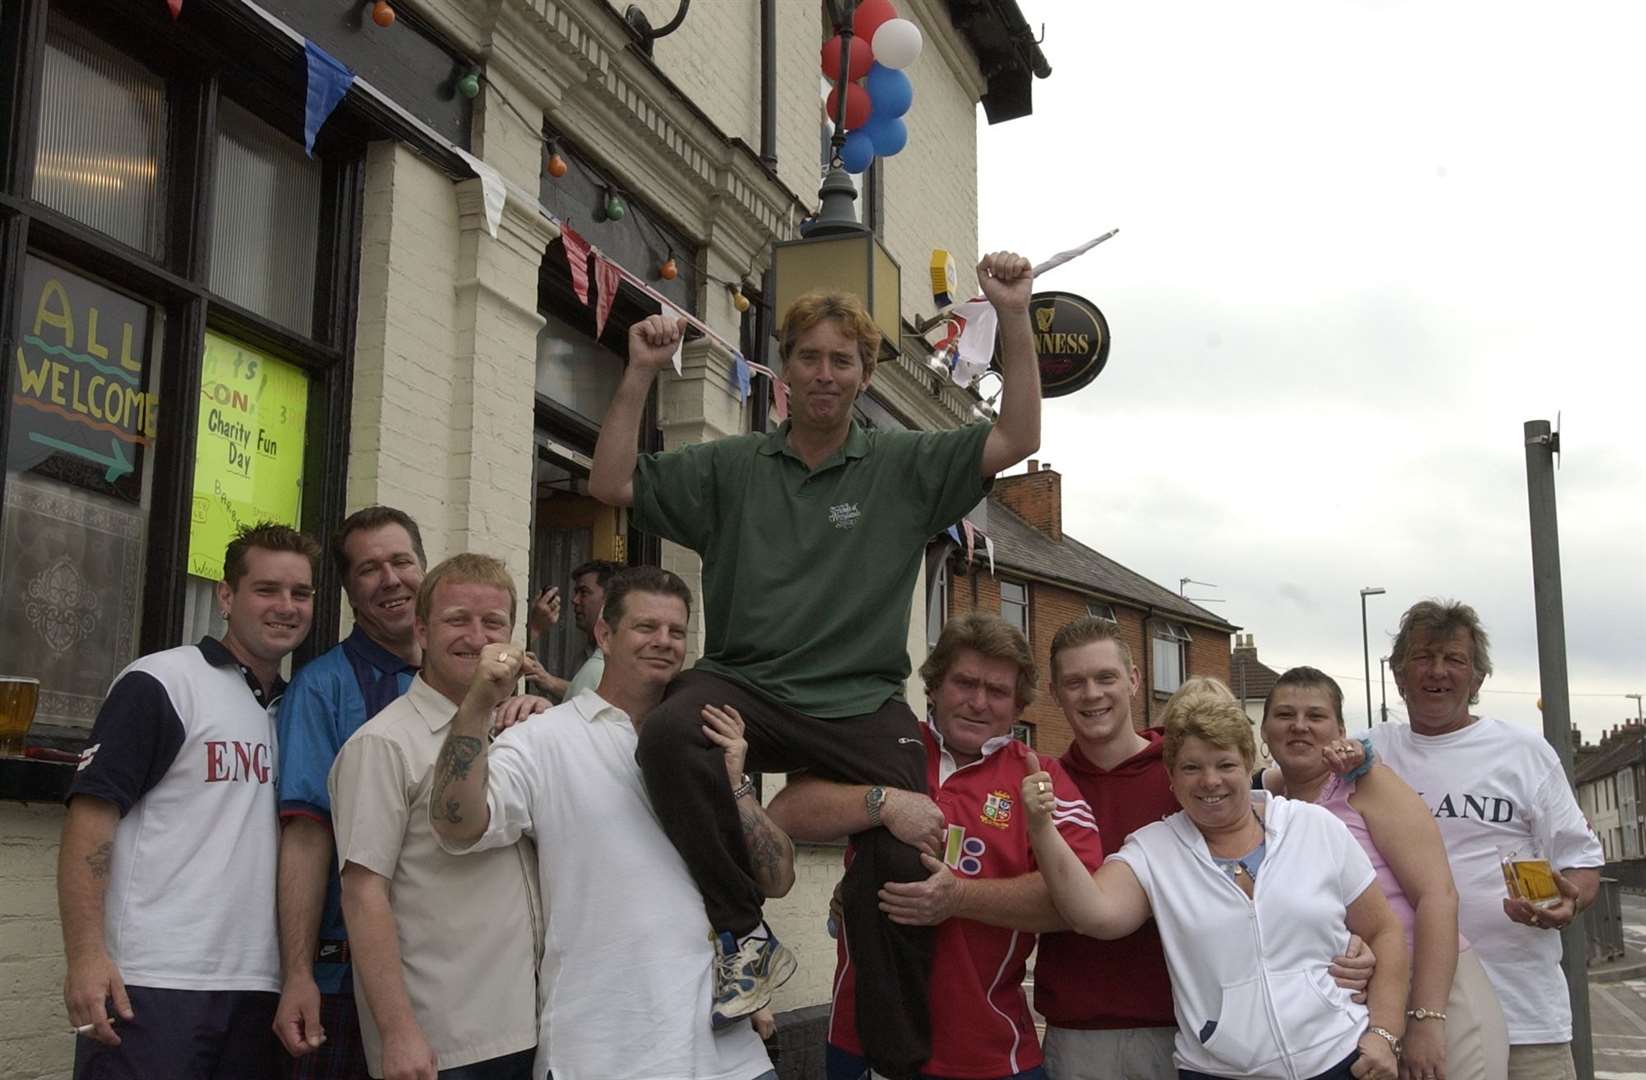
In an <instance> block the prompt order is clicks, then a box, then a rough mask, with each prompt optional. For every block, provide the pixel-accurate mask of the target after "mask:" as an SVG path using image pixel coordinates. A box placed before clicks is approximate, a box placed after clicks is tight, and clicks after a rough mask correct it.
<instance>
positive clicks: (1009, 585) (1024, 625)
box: [1000, 578, 1029, 638]
mask: <svg viewBox="0 0 1646 1080" xmlns="http://www.w3.org/2000/svg"><path fill="white" fill-rule="evenodd" d="M1007 589H1021V590H1023V599H1022V600H1016V599H1007V597H1006V590H1007ZM1008 604H1010V605H1012V606H1013V607H1017V608H1021V609H1022V611H1023V618H1022V621H1021V622H1018V621H1015V620H1013V618H1012V617H1011V616H1010V615H1008V614H1007V613H1006V605H1008ZM1000 617H1001V618H1002V619H1005V620H1006V621H1007V622H1009V623H1011V624H1012V625H1013V626H1015V627H1017V628H1018V629H1019V630H1021V631H1023V636H1024V637H1025V638H1027V637H1028V636H1029V583H1028V582H1027V581H1013V580H1011V579H1010V578H1001V579H1000Z"/></svg>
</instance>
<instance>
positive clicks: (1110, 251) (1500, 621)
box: [912, 0, 1646, 739]
mask: <svg viewBox="0 0 1646 1080" xmlns="http://www.w3.org/2000/svg"><path fill="white" fill-rule="evenodd" d="M1019 4H1020V6H1021V8H1022V9H1023V11H1024V14H1025V15H1026V16H1027V17H1028V19H1029V21H1030V23H1031V25H1033V26H1034V27H1036V28H1037V30H1038V28H1039V26H1040V25H1041V23H1042V22H1044V23H1045V25H1046V41H1045V43H1044V45H1043V49H1044V51H1045V53H1046V55H1047V57H1048V59H1049V60H1050V62H1051V64H1052V67H1053V73H1052V76H1051V78H1050V79H1048V80H1041V81H1037V82H1036V83H1035V86H1034V114H1033V115H1032V116H1031V117H1027V118H1025V119H1021V120H1015V121H1012V122H1010V123H1006V124H1001V125H999V126H996V127H988V126H986V125H984V124H983V123H982V112H981V110H979V174H980V175H979V181H980V191H979V196H980V206H981V234H980V242H981V244H982V245H983V248H984V250H993V249H995V248H1001V247H1007V248H1015V249H1017V250H1020V251H1022V252H1023V253H1024V254H1026V255H1028V256H1029V257H1030V258H1032V259H1035V260H1037V261H1038V260H1039V259H1041V258H1044V257H1045V256H1046V255H1049V254H1051V253H1052V252H1054V251H1056V250H1059V249H1061V248H1065V247H1070V246H1073V245H1074V244H1075V243H1077V242H1080V241H1082V240H1085V239H1088V238H1090V237H1092V236H1095V235H1097V234H1098V233H1101V232H1104V231H1106V230H1108V229H1109V228H1111V227H1114V226H1118V227H1119V228H1120V230H1121V232H1120V235H1119V236H1117V237H1115V238H1114V239H1113V240H1111V241H1109V242H1108V243H1107V244H1105V245H1103V246H1102V247H1099V248H1097V249H1096V250H1095V251H1093V252H1091V253H1090V254H1088V255H1086V256H1084V257H1083V258H1082V259H1081V260H1079V261H1077V262H1075V263H1073V264H1071V265H1069V266H1066V267H1063V268H1061V269H1059V270H1056V271H1053V272H1052V273H1050V274H1048V275H1047V276H1046V277H1045V278H1044V279H1043V281H1041V282H1040V283H1038V287H1040V288H1044V289H1065V290H1069V291H1072V292H1076V293H1080V294H1082V295H1084V296H1086V297H1087V298H1089V299H1091V300H1092V301H1093V302H1095V303H1096V304H1097V305H1098V306H1099V307H1100V308H1102V310H1103V312H1104V314H1105V315H1106V316H1107V319H1108V322H1109V325H1110V328H1111V330H1112V332H1113V340H1114V344H1113V348H1112V351H1111V353H1110V356H1109V362H1108V367H1107V369H1106V370H1105V371H1104V373H1103V375H1102V377H1101V378H1099V379H1098V380H1097V382H1095V383H1093V384H1092V385H1091V386H1089V387H1087V388H1086V389H1085V390H1083V391H1081V392H1079V393H1078V394H1075V395H1073V396H1070V397H1065V398H1061V399H1057V400H1054V401H1051V402H1048V403H1047V408H1046V421H1045V432H1044V436H1043V440H1042V449H1041V453H1040V455H1039V456H1040V457H1041V458H1042V459H1045V460H1049V461H1051V462H1052V463H1053V465H1054V466H1055V467H1056V468H1057V469H1058V470H1059V471H1060V472H1061V473H1062V474H1063V477H1064V480H1063V499H1064V509H1063V521H1064V528H1065V529H1066V530H1067V531H1068V532H1070V533H1071V534H1073V535H1074V536H1076V537H1078V538H1079V539H1080V540H1082V541H1084V542H1085V543H1088V544H1090V545H1092V546H1093V547H1096V548H1098V549H1099V550H1101V551H1102V552H1104V553H1105V554H1107V555H1109V556H1111V557H1112V558H1115V559H1117V560H1119V561H1120V562H1122V563H1124V564H1126V565H1128V566H1130V567H1131V568H1133V569H1134V570H1137V571H1139V572H1140V573H1143V574H1145V575H1147V576H1149V577H1151V578H1153V579H1154V580H1155V581H1158V582H1160V583H1161V584H1163V585H1166V586H1168V587H1170V588H1173V589H1175V588H1176V587H1177V582H1178V579H1179V578H1180V577H1184V576H1188V577H1193V578H1197V579H1200V580H1202V581H1208V582H1215V583H1216V584H1217V585H1218V586H1219V587H1218V588H1215V589H1213V588H1206V587H1203V586H1202V587H1195V586H1191V587H1190V590H1189V594H1190V595H1191V596H1207V597H1216V598H1219V599H1221V600H1223V601H1224V602H1223V603H1221V604H1216V605H1209V606H1210V607H1211V609H1212V610H1214V611H1216V612H1217V613H1218V614H1220V615H1222V616H1224V617H1225V618H1227V619H1228V620H1229V621H1231V622H1233V623H1236V624H1238V625H1240V626H1242V627H1244V628H1245V630H1246V631H1248V632H1250V633H1253V634H1255V635H1256V638H1257V645H1258V650H1259V656H1260V657H1261V658H1262V659H1263V661H1264V662H1265V663H1267V664H1268V665H1269V666H1270V667H1273V668H1275V669H1277V670H1284V669H1285V668H1287V667H1289V666H1292V665H1295V664H1302V663H1308V664H1313V665H1315V666H1318V667H1322V668H1324V669H1326V670H1327V671H1329V672H1331V673H1333V674H1334V675H1337V676H1339V677H1340V681H1341V682H1342V684H1343V688H1344V692H1345V694H1346V696H1347V698H1348V702H1349V705H1348V707H1347V708H1346V713H1347V715H1348V718H1349V720H1350V723H1351V726H1354V725H1355V724H1357V723H1364V718H1363V717H1364V711H1365V704H1364V701H1365V698H1364V690H1363V685H1364V684H1363V683H1362V681H1361V670H1362V667H1361V637H1360V598H1359V590H1360V588H1361V587H1362V586H1378V585H1380V586H1383V587H1384V588H1386V589H1387V590H1388V594H1387V595H1386V596H1381V597H1372V598H1370V600H1369V611H1370V617H1371V635H1372V680H1373V683H1374V685H1373V688H1372V691H1373V692H1372V697H1373V707H1374V708H1375V707H1376V705H1377V686H1376V685H1375V684H1376V681H1377V678H1378V665H1377V658H1378V656H1379V655H1380V654H1382V653H1386V652H1387V646H1388V642H1389V640H1390V634H1392V632H1393V630H1394V629H1395V627H1396V625H1397V622H1398V619H1399V616H1400V613H1401V612H1402V611H1403V610H1405V608H1406V607H1407V606H1409V605H1410V604H1411V603H1412V602H1413V601H1414V600H1416V599H1419V598H1421V597H1425V596H1431V595H1441V596H1453V597H1457V598H1459V599H1462V600H1465V601H1467V602H1469V603H1471V604H1473V605H1474V606H1475V607H1476V608H1477V609H1478V610H1479V611H1480V613H1481V616H1482V618H1483V619H1484V620H1485V622H1486V625H1487V628H1488V630H1489V631H1490V632H1491V634H1492V638H1493V659H1494V661H1495V664H1496V668H1497V673H1496V675H1495V676H1494V677H1493V678H1492V679H1490V680H1488V682H1487V684H1486V691H1487V692H1486V693H1485V694H1484V696H1483V699H1482V705H1481V711H1482V712H1485V713H1487V714H1490V715H1495V716H1499V717H1502V718H1504V719H1507V720H1512V721H1515V722H1517V723H1523V724H1526V725H1530V726H1536V725H1537V724H1539V722H1540V721H1539V714H1538V712H1537V708H1536V701H1537V693H1536V691H1537V690H1538V686H1539V683H1538V665H1537V648H1536V636H1535V620H1534V615H1533V611H1534V608H1533V593H1532V580H1531V547H1530V540H1529V532H1528V530H1529V525H1528V514H1527V501H1526V465H1525V451H1524V447H1523V445H1522V432H1521V425H1522V423H1523V422H1524V421H1526V420H1531V419H1542V418H1547V419H1549V420H1551V421H1553V420H1554V419H1555V414H1556V412H1557V410H1558V411H1560V412H1561V413H1562V414H1563V435H1562V442H1563V444H1564V450H1565V452H1564V454H1563V455H1562V457H1563V459H1564V460H1563V461H1562V468H1561V471H1560V472H1559V473H1558V474H1557V477H1556V484H1557V488H1558V491H1559V514H1560V543H1561V558H1562V563H1563V567H1564V589H1565V609H1566V641H1567V650H1568V655H1569V666H1570V671H1571V679H1570V686H1571V690H1572V694H1573V696H1572V699H1571V701H1572V715H1573V717H1574V719H1575V720H1576V721H1577V722H1578V723H1579V724H1580V726H1582V727H1583V729H1584V731H1585V733H1586V734H1587V735H1588V737H1589V738H1591V739H1593V738H1594V737H1595V736H1596V735H1597V734H1598V733H1599V732H1600V731H1601V730H1602V728H1603V727H1605V726H1608V725H1611V724H1615V723H1620V722H1621V721H1622V719H1623V718H1624V717H1625V716H1626V715H1630V716H1632V715H1634V713H1635V702H1633V701H1630V700H1627V699H1625V698H1624V697H1623V695H1624V694H1626V693H1633V692H1646V436H1643V430H1646V392H1643V391H1646V374H1643V365H1642V361H1643V353H1646V348H1643V346H1642V314H1643V313H1646V209H1643V200H1646V141H1643V140H1642V139H1641V137H1640V131H1641V115H1642V114H1641V102H1643V101H1646V67H1643V66H1642V65H1641V64H1640V62H1639V57H1638V43H1639V42H1640V41H1641V40H1642V39H1643V37H1646V6H1643V5H1640V4H1639V3H1636V2H1633V0H1629V2H1615V3H1598V2H1596V3H1588V2H1586V3H1583V4H1572V5H1562V6H1558V7H1550V6H1548V5H1544V4H1536V5H1534V4H1529V3H1508V4H1504V3H1493V4H1485V3H1478V4H1477V3H1468V4H1465V3H1435V2H1433V0H1429V2H1421V3H1420V2H1412V3H1393V2H1383V3H1377V2H1365V3H1350V2H1346V0H1310V2H1307V3H1271V2H1267V0H1265V2H1262V3H1257V4H1240V5H1234V4H1228V3H1225V2H1205V3H1180V2H1175V0H1154V2H1151V3H1146V4H1122V3H1105V4H1087V3H1077V2H1075V0H1019ZM917 92H918V91H917ZM918 107H919V104H918V98H917V101H916V110H917V112H916V114H915V116H914V117H913V118H912V120H915V121H917V119H918ZM1389 695H1390V703H1391V704H1390V708H1391V713H1396V714H1398V715H1401V716H1404V709H1403V708H1400V703H1399V701H1398V699H1397V697H1396V695H1395V689H1394V684H1393V681H1392V680H1391V681H1390V683H1389Z"/></svg>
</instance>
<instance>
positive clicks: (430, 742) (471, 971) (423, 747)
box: [328, 554, 548, 1080]
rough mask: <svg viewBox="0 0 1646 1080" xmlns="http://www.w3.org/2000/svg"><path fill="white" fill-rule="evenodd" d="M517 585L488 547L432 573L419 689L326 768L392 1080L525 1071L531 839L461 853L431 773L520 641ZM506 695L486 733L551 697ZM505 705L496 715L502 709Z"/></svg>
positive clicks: (363, 1020)
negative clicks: (484, 658) (497, 656)
mask: <svg viewBox="0 0 1646 1080" xmlns="http://www.w3.org/2000/svg"><path fill="white" fill-rule="evenodd" d="M516 606H517V604H516V594H515V588H514V580H513V578H511V577H510V576H509V571H508V568H507V567H505V566H504V565H503V564H502V563H501V562H499V561H498V560H496V559H494V558H491V557H490V556H486V555H471V554H464V555H454V556H452V557H451V558H449V559H447V560H446V561H445V562H443V563H441V564H440V565H438V566H436V567H435V568H434V569H432V570H430V571H429V573H428V575H427V576H426V577H424V579H423V584H422V586H421V588H420V589H419V591H418V594H417V610H416V613H415V616H414V620H413V624H414V627H415V632H416V634H417V639H418V643H419V645H420V646H421V648H422V654H423V655H422V659H423V666H422V670H421V671H419V672H418V675H417V678H415V679H413V680H412V683H411V688H410V689H408V690H407V691H406V692H405V693H404V694H403V695H401V696H400V697H399V698H397V699H395V700H394V701H393V702H392V703H390V704H389V705H387V706H386V707H384V708H383V710H382V711H381V712H379V713H378V714H377V715H376V716H374V717H372V718H371V719H370V720H368V721H366V723H365V724H364V725H363V726H362V727H361V728H360V729H359V730H358V731H356V732H355V733H354V734H353V735H352V736H350V737H349V739H348V741H347V742H345V743H344V744H343V749H342V750H341V751H340V752H339V753H338V755H337V761H336V763H334V764H333V765H332V769H331V775H330V777H329V778H328V788H329V790H330V794H331V806H332V830H333V833H334V835H335V837H336V846H337V861H338V865H339V867H340V868H341V870H342V878H343V920H344V922H345V923H347V925H348V932H349V950H350V959H351V961H352V963H353V965H354V993H355V999H356V1002H357V1004H358V1006H359V1013H360V1031H361V1036H362V1040H361V1041H362V1043H363V1044H364V1046H365V1051H366V1068H367V1071H368V1072H370V1073H371V1075H372V1076H374V1077H383V1078H384V1080H435V1078H436V1076H438V1077H439V1078H440V1080H525V1078H526V1077H528V1076H530V1075H531V1065H532V1057H533V1049H534V1047H535V1045H536V1043H537V1008H536V999H537V986H536V981H537V980H536V974H537V973H536V957H537V942H538V941H539V936H538V927H539V925H540V923H541V914H540V911H539V907H538V903H537V888H536V878H535V876H534V875H533V874H532V872H531V866H532V853H531V845H530V844H529V843H526V842H520V843H517V844H507V845H501V846H499V847H497V848H496V849H494V850H492V851H488V852H487V853H486V854H485V855H484V856H480V857H476V858H467V859H459V858H456V857H454V856H452V855H449V854H447V853H446V852H445V851H443V850H441V847H440V844H439V843H438V842H437V841H436V840H435V836H434V833H433V832H432V831H431V829H430V828H429V810H428V803H429V791H430V780H429V777H430V772H431V770H433V769H434V767H435V761H436V755H438V754H439V752H440V749H441V745H442V744H443V742H444V741H445V738H446V732H447V730H448V729H450V728H452V727H454V726H455V724H456V720H455V715H454V714H457V713H458V711H459V706H460V705H462V704H463V702H464V700H465V695H466V694H467V692H468V689H469V684H470V683H471V682H472V681H473V680H474V677H475V670H476V668H477V667H478V666H479V665H480V658H481V655H482V652H483V650H486V649H492V650H494V651H495V650H496V649H500V648H502V647H503V646H504V645H505V644H506V643H507V642H508V641H509V639H510V638H511V637H513V635H514V620H515V614H516V611H515V609H516ZM503 697H507V695H506V694H505V695H502V696H501V697H499V698H498V699H497V701H496V702H492V703H488V707H487V709H486V711H485V715H484V716H483V717H481V727H480V735H481V737H482V738H484V737H485V736H486V734H487V733H488V732H490V731H491V730H492V729H493V727H494V726H500V725H502V724H505V723H508V722H510V721H511V720H513V719H517V718H518V717H520V716H522V715H525V714H527V713H529V712H531V711H533V710H535V709H539V708H544V707H547V705H548V702H546V701H543V700H542V699H541V698H516V699H514V700H512V701H510V702H508V703H507V704H506V705H504V704H503V700H502V699H503ZM493 704H496V705H501V706H502V708H501V709H498V710H496V712H495V713H494V710H493V709H492V708H491V705H493Z"/></svg>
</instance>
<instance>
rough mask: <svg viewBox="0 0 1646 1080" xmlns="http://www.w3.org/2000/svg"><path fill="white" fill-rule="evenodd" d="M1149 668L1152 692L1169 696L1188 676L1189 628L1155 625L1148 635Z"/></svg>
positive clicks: (1164, 624)
mask: <svg viewBox="0 0 1646 1080" xmlns="http://www.w3.org/2000/svg"><path fill="white" fill-rule="evenodd" d="M1150 637H1151V638H1152V642H1151V649H1150V654H1151V655H1150V666H1151V672H1150V674H1151V675H1152V680H1151V681H1152V683H1153V685H1154V692H1155V693H1157V694H1170V693H1172V692H1173V691H1175V690H1177V688H1178V687H1180V686H1182V685H1183V680H1184V679H1186V678H1188V675H1189V642H1191V641H1192V640H1194V639H1193V638H1191V637H1190V636H1189V628H1188V627H1187V626H1184V625H1183V624H1182V623H1175V622H1162V623H1156V624H1155V626H1154V629H1153V631H1152V632H1151V634H1150Z"/></svg>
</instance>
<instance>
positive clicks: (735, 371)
mask: <svg viewBox="0 0 1646 1080" xmlns="http://www.w3.org/2000/svg"><path fill="white" fill-rule="evenodd" d="M732 385H733V386H734V387H736V388H737V401H738V403H739V404H742V403H743V402H744V401H746V400H748V397H749V362H748V361H747V360H745V359H743V354H742V353H740V352H734V353H732Z"/></svg>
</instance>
